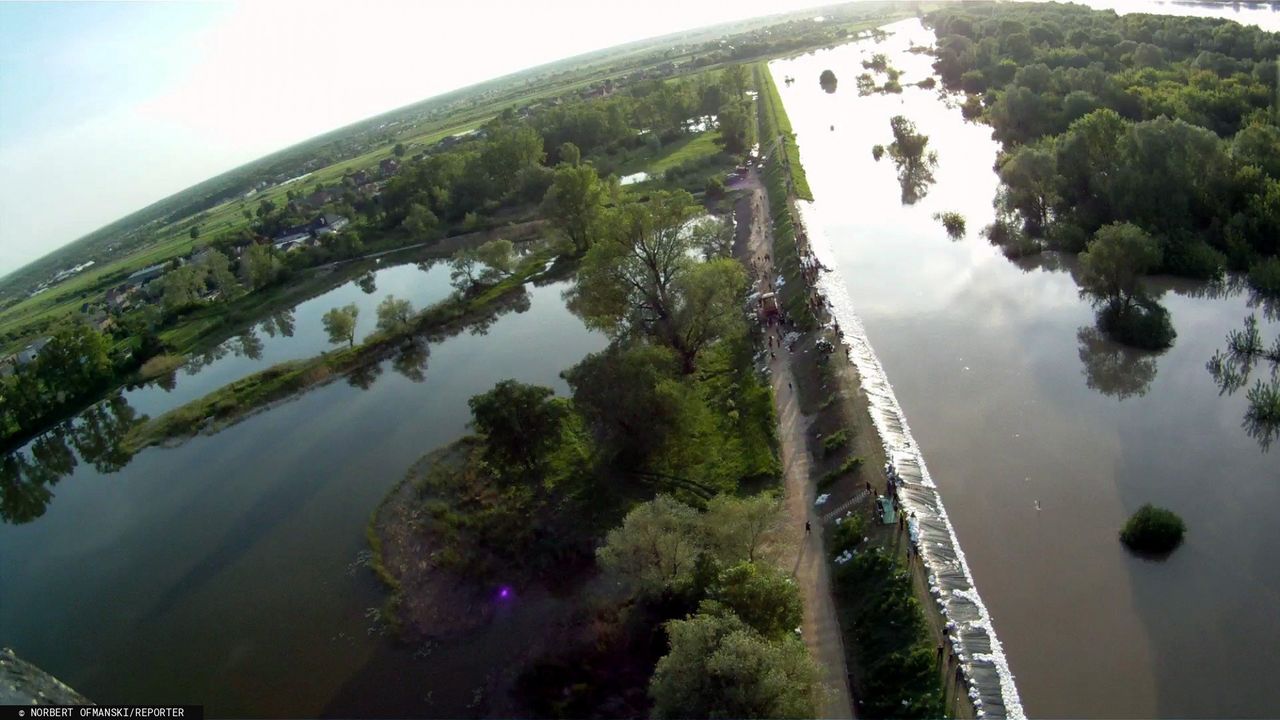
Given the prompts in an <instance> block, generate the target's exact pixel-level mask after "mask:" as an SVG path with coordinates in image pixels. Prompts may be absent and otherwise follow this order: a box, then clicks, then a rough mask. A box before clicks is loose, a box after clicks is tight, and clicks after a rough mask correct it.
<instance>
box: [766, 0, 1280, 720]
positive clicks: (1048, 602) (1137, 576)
mask: <svg viewBox="0 0 1280 720" xmlns="http://www.w3.org/2000/svg"><path fill="white" fill-rule="evenodd" d="M1124 4H1125V6H1126V9H1127V10H1129V11H1139V10H1141V9H1142V8H1144V7H1146V8H1147V9H1148V11H1151V12H1159V11H1160V9H1161V8H1164V7H1165V5H1163V4H1158V3H1149V4H1146V5H1145V6H1144V4H1142V3H1124ZM1195 7H1196V8H1197V9H1202V8H1201V6H1195ZM1220 10H1221V14H1222V15H1224V16H1227V17H1232V16H1234V13H1235V12H1236V11H1235V10H1233V9H1232V8H1231V7H1224V8H1220ZM1259 12H1260V13H1262V15H1260V16H1258V18H1259V19H1260V20H1261V22H1262V23H1263V24H1264V27H1265V23H1266V22H1268V21H1272V20H1275V19H1276V14H1274V13H1267V11H1265V10H1262V11H1259ZM887 29H888V30H891V31H893V32H894V33H895V34H894V35H893V36H891V37H890V38H889V39H887V40H885V41H884V42H882V43H879V44H877V43H875V42H874V41H872V40H864V41H861V42H857V43H852V44H849V45H845V46H841V47H838V48H834V49H830V50H824V51H818V52H815V53H809V54H806V55H803V56H800V57H797V58H793V59H788V60H782V61H775V62H773V63H771V69H772V72H773V75H774V77H775V79H776V80H778V81H779V83H778V85H779V89H780V91H781V94H782V98H783V102H784V104H785V106H786V108H787V111H788V113H789V115H790V119H791V122H792V125H793V128H794V130H795V132H796V134H797V143H798V145H799V148H800V156H801V160H802V161H803V163H804V166H805V168H806V171H807V173H808V178H809V182H810V185H811V187H812V189H813V193H814V196H815V202H814V203H813V204H812V205H811V206H809V207H807V208H805V211H804V212H805V216H806V218H807V221H808V225H809V230H810V233H811V235H814V236H815V241H814V244H815V248H816V249H817V250H818V252H819V255H820V257H821V258H822V259H823V260H824V262H825V263H826V264H827V265H828V266H831V267H832V268H833V270H834V271H835V272H834V273H833V274H832V275H831V276H829V277H835V278H840V279H842V282H841V289H842V290H844V291H845V292H846V293H847V295H848V299H849V301H850V303H851V305H852V308H853V310H854V311H856V313H857V315H858V317H859V318H860V320H861V323H862V325H863V326H864V327H865V331H866V335H867V337H868V338H869V340H870V343H871V344H872V345H873V346H874V348H875V353H876V355H878V358H879V361H880V364H881V365H882V366H883V368H884V370H885V372H886V374H887V378H888V380H889V381H890V382H891V383H892V385H893V388H894V389H895V390H896V395H897V399H898V402H899V403H900V404H901V406H902V408H903V410H904V411H905V415H906V417H907V418H909V420H910V422H911V432H912V433H913V434H914V438H915V441H916V443H918V446H919V448H920V450H921V451H922V454H923V456H924V457H925V458H926V459H927V461H928V464H929V466H930V469H931V471H932V476H933V480H934V482H935V483H936V484H937V486H938V488H939V491H940V494H941V496H942V497H943V498H944V500H945V503H946V506H947V510H948V513H949V515H950V520H951V523H952V524H953V525H954V528H955V532H956V534H957V535H958V538H959V541H960V543H961V545H962V546H963V548H964V552H965V554H966V555H967V558H968V564H969V567H970V568H971V569H972V572H973V575H974V577H975V579H976V584H977V587H978V589H979V590H980V591H981V593H982V597H983V599H984V600H985V603H986V606H987V607H988V608H989V609H990V612H991V615H992V616H993V618H994V626H995V630H996V632H997V634H998V636H999V638H1000V640H1001V641H1002V643H1003V646H1004V650H1005V653H1006V654H1007V656H1008V659H1009V662H1010V664H1011V666H1012V671H1013V673H1014V675H1015V676H1016V678H1017V686H1018V690H1019V692H1020V694H1021V697H1022V701H1023V704H1024V706H1025V709H1026V711H1027V713H1028V715H1030V716H1033V717H1038V716H1049V717H1063V716H1087V717H1139V716H1183V717H1186V716H1216V717H1224V716H1236V717H1243V716H1273V715H1274V714H1275V711H1276V709H1277V708H1280V685H1278V684H1276V683H1275V682H1274V678H1273V676H1274V673H1275V671H1276V669H1277V666H1276V661H1275V655H1274V649H1275V648H1276V647H1280V614H1277V612H1276V608H1277V607H1280V563H1278V562H1276V560H1275V558H1276V557H1277V556H1280V524H1277V523H1276V522H1274V515H1275V513H1276V512H1277V511H1278V510H1280V469H1278V468H1280V462H1277V459H1276V453H1277V449H1275V448H1273V449H1272V450H1271V451H1270V453H1269V454H1268V453H1267V452H1266V451H1264V449H1263V448H1262V447H1261V446H1260V444H1259V442H1257V441H1256V440H1255V439H1254V438H1253V437H1251V436H1250V435H1249V434H1248V433H1247V432H1246V431H1245V429H1243V428H1242V418H1243V415H1244V412H1245V409H1246V403H1245V400H1244V398H1243V393H1242V392H1240V393H1236V394H1234V395H1220V394H1219V389H1218V387H1217V386H1216V385H1215V383H1214V381H1213V379H1212V378H1211V377H1210V375H1209V373H1208V372H1207V371H1206V369H1205V363H1206V361H1207V360H1208V359H1209V358H1210V357H1211V356H1212V355H1213V353H1214V351H1215V350H1216V349H1217V348H1220V347H1223V346H1224V336H1225V335H1226V333H1227V332H1228V331H1229V330H1231V329H1235V328H1238V327H1240V325H1241V320H1242V318H1244V317H1245V316H1246V315H1249V314H1251V313H1257V314H1258V315H1259V319H1260V321H1261V327H1262V331H1263V335H1264V337H1265V338H1267V340H1268V342H1270V341H1271V339H1272V338H1274V337H1275V336H1276V335H1278V334H1280V322H1277V321H1276V320H1275V318H1274V316H1272V318H1271V319H1267V318H1266V317H1263V313H1261V312H1259V311H1258V310H1256V309H1255V308H1253V307H1251V303H1250V299H1249V297H1248V296H1247V295H1246V294H1245V293H1242V292H1240V291H1238V290H1237V291H1235V292H1231V291H1227V292H1220V293H1213V292H1209V291H1208V290H1207V289H1206V288H1205V286H1203V285H1199V284H1195V283H1187V282H1180V281H1174V280H1168V279H1156V280H1154V281H1153V283H1152V288H1153V289H1154V290H1155V291H1157V292H1159V293H1161V294H1162V302H1163V303H1164V304H1165V306H1166V307H1167V308H1168V309H1169V311H1170V313H1171V314H1172V319H1173V323H1174V326H1175V328H1176V329H1177V332H1178V338H1177V342H1176V344H1175V345H1174V347H1173V348H1172V349H1170V350H1169V351H1167V352H1165V353H1163V354H1159V355H1152V354H1140V353H1130V352H1127V351H1124V350H1122V349H1120V348H1117V347H1115V346H1114V345H1111V344H1110V343H1107V342H1106V341H1103V340H1100V339H1098V338H1097V337H1095V336H1094V335H1092V334H1091V330H1090V329H1091V327H1092V325H1093V313H1092V309H1091V307H1090V306H1089V304H1088V303H1087V302H1086V301H1084V300H1082V299H1081V298H1080V297H1079V292H1078V286H1077V285H1076V284H1075V282H1074V281H1073V279H1072V275H1071V273H1070V270H1071V266H1072V262H1073V259H1072V258H1063V257H1059V256H1055V255H1052V254H1049V255H1046V256H1043V257H1040V258H1034V259H1029V260H1024V261H1019V262H1011V261H1009V260H1006V259H1005V258H1004V256H1003V255H1001V254H1000V252H999V251H998V250H997V249H996V248H994V247H992V246H990V245H989V244H988V243H987V242H986V240H985V239H984V238H982V237H981V236H980V235H979V232H978V231H979V230H980V228H982V227H983V226H984V225H986V224H987V223H988V222H990V221H991V219H992V217H993V210H992V199H993V197H994V195H995V192H996V189H997V185H998V182H997V178H996V176H995V173H994V172H993V171H992V169H991V168H992V165H993V163H994V160H995V156H996V151H997V149H998V145H997V143H995V142H994V141H993V140H992V139H991V137H990V128H988V127H986V126H983V125H978V124H972V123H966V122H965V121H964V120H963V118H962V117H961V114H960V110H959V109H958V107H956V106H955V105H949V104H948V103H946V102H944V101H943V100H942V99H941V97H940V95H939V93H938V92H937V91H936V90H923V89H919V88H914V87H908V88H906V90H905V92H904V93H902V94H901V95H870V96H866V97H859V95H858V92H857V89H856V87H855V86H854V79H855V78H856V77H857V76H858V75H859V74H861V73H862V72H865V71H864V70H863V68H862V66H861V64H860V63H861V61H862V60H863V59H869V58H870V55H871V54H872V53H885V54H887V55H888V56H889V60H890V64H891V65H892V66H894V67H897V68H899V69H900V70H902V71H904V76H903V80H902V84H903V85H904V86H906V85H907V83H909V82H915V81H917V80H920V79H923V78H924V77H927V76H929V75H931V74H932V70H931V68H930V64H931V62H932V58H931V57H929V56H928V55H916V54H910V53H907V52H906V49H907V48H908V47H909V46H910V45H911V43H912V41H914V42H915V44H920V45H931V44H932V41H933V37H932V33H931V32H928V31H926V30H924V29H923V28H922V27H921V25H920V24H919V22H918V21H917V20H908V21H903V22H901V23H896V24H894V25H892V26H888V27H887ZM825 69H831V70H833V71H834V72H835V74H836V76H837V78H838V79H839V81H840V84H839V89H838V90H837V91H836V92H835V93H833V94H829V93H827V92H824V91H823V89H822V88H821V87H820V86H819V83H818V76H819V74H820V73H821V72H822V71H823V70H825ZM784 76H791V77H794V78H796V82H795V83H794V84H793V85H790V86H786V85H784V84H783V83H782V82H781V80H782V78H783V77H784ZM881 80H883V76H882V77H881ZM897 114H903V115H906V116H907V117H908V118H909V119H911V120H912V121H914V122H915V123H916V124H917V125H918V127H919V128H920V130H921V132H923V133H925V134H927V135H928V136H929V138H930V140H929V147H930V148H931V149H935V150H936V151H937V153H938V157H939V165H938V167H937V169H936V171H935V176H936V182H935V183H934V184H933V185H931V186H930V187H929V188H928V189H927V194H926V195H925V196H924V197H923V198H922V199H921V200H919V201H918V202H916V203H915V204H914V205H903V204H902V200H901V195H902V192H901V189H900V187H899V185H898V182H897V177H896V172H895V168H894V166H893V164H892V162H890V160H889V159H888V158H887V157H886V158H885V159H884V160H882V161H881V162H879V163H877V162H876V161H875V160H874V159H873V158H872V153H871V148H872V146H873V145H875V144H877V143H880V144H884V145H886V146H887V145H888V144H889V143H890V142H891V141H892V134H891V132H890V128H889V118H890V117H892V116H893V115H897ZM833 126H834V127H833ZM942 211H957V212H960V213H962V214H963V215H964V216H965V217H966V218H967V224H968V235H967V237H966V238H965V239H963V240H960V241H952V240H950V239H949V238H948V237H947V234H946V232H945V231H944V229H943V227H942V225H941V223H940V222H938V221H937V220H935V219H934V218H933V215H934V213H937V212H942ZM1255 372H1256V371H1255ZM1147 502H1151V503H1154V504H1157V505H1162V506H1165V507H1169V508H1171V509H1173V510H1175V511H1176V512H1178V513H1179V514H1181V515H1182V516H1183V517H1184V518H1185V519H1186V520H1187V523H1188V525H1189V531H1188V536H1187V540H1186V542H1185V544H1184V546H1183V547H1181V548H1180V549H1179V550H1177V551H1176V552H1175V553H1174V554H1173V555H1172V556H1171V557H1170V558H1169V559H1167V560H1166V561H1163V562H1154V561H1148V560H1143V559H1139V558H1137V557H1134V556H1132V555H1130V554H1129V553H1127V552H1126V551H1125V550H1124V549H1123V547H1122V546H1121V544H1120V543H1119V542H1118V539H1117V532H1118V530H1119V528H1120V526H1121V524H1123V522H1124V520H1125V518H1126V517H1127V516H1128V515H1129V514H1130V513H1132V512H1133V511H1134V510H1136V509H1137V508H1138V507H1139V506H1140V505H1142V504H1143V503H1147Z"/></svg>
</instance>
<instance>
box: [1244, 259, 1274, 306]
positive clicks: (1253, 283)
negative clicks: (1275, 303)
mask: <svg viewBox="0 0 1280 720" xmlns="http://www.w3.org/2000/svg"><path fill="white" fill-rule="evenodd" d="M1249 286H1250V287H1252V288H1253V289H1254V290H1256V291H1258V293H1259V294H1262V295H1266V296H1267V297H1273V298H1280V258H1274V257H1273V258H1268V259H1266V260H1263V261H1261V262H1257V263H1254V265H1253V267H1251V268H1249Z"/></svg>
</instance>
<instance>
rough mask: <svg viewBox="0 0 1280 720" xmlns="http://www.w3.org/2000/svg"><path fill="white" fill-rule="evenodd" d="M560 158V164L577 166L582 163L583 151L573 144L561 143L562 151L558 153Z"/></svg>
mask: <svg viewBox="0 0 1280 720" xmlns="http://www.w3.org/2000/svg"><path fill="white" fill-rule="evenodd" d="M556 154H557V155H559V156H560V162H562V163H565V164H566V165H572V166H575V167H576V166H577V165H579V164H580V163H581V162H582V151H581V150H579V149H578V146H577V145H574V144H573V143H571V142H563V143H560V149H559V150H558V151H557V152H556Z"/></svg>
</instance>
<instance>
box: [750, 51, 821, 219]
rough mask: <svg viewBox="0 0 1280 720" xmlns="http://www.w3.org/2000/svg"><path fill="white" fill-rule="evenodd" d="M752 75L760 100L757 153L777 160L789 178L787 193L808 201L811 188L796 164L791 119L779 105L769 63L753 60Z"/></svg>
mask: <svg viewBox="0 0 1280 720" xmlns="http://www.w3.org/2000/svg"><path fill="white" fill-rule="evenodd" d="M755 76H756V92H757V93H759V101H760V149H761V152H762V153H764V154H766V155H769V156H770V161H773V160H775V159H777V160H779V163H778V164H779V165H780V166H781V167H782V169H783V170H784V171H785V175H786V177H788V178H789V179H790V181H791V185H790V187H789V188H788V189H789V190H791V191H793V192H791V193H790V194H793V195H795V196H796V197H798V198H800V199H801V200H812V199H813V191H812V190H810V189H809V179H808V178H807V177H805V174H804V166H803V165H801V164H800V149H799V148H798V147H797V146H796V134H795V133H794V132H792V130H791V120H789V119H788V118H787V109H786V108H785V107H783V105H782V97H781V96H779V95H778V86H777V85H776V84H775V83H774V82H773V74H772V73H771V72H769V63H767V62H760V63H756V66H755Z"/></svg>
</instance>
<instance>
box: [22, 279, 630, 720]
mask: <svg viewBox="0 0 1280 720" xmlns="http://www.w3.org/2000/svg"><path fill="white" fill-rule="evenodd" d="M436 272H438V271H436V270H433V271H432V273H436ZM405 273H407V274H406V275H404V277H403V278H402V279H403V281H404V285H403V286H401V285H399V284H397V283H398V282H399V281H398V280H396V278H399V277H400V276H401V275H400V274H405ZM432 277H433V275H432V274H431V273H429V274H428V275H427V276H426V277H425V279H424V278H423V276H422V273H421V272H420V271H419V270H417V269H416V268H413V266H408V269H401V270H391V271H384V272H383V273H380V274H379V276H378V286H379V289H378V292H377V293H374V294H373V295H371V296H369V297H370V298H371V300H370V301H367V302H372V301H373V300H376V299H381V297H383V296H384V295H385V293H386V292H396V293H397V294H398V295H400V296H401V297H406V296H410V297H414V298H416V299H419V300H422V301H423V302H424V303H425V301H426V298H428V297H429V296H430V294H431V292H432V290H430V287H434V286H432V285H431V282H432ZM416 283H422V285H423V286H422V287H420V288H417V289H414V288H412V287H410V286H412V285H414V284H416ZM563 289H564V283H556V284H552V285H548V286H544V287H533V286H529V288H528V295H527V297H526V298H525V300H526V301H527V302H525V303H518V304H516V305H514V306H513V307H512V308H510V309H509V311H507V312H506V313H505V314H503V315H501V316H500V317H498V318H497V319H496V320H494V321H493V322H492V323H491V324H490V325H489V326H488V327H487V329H486V330H485V332H484V334H469V333H463V334H459V335H456V336H453V337H450V338H447V339H444V340H442V341H439V342H433V343H431V344H430V345H429V354H427V355H426V356H418V357H416V358H408V359H405V358H393V359H389V360H386V361H384V362H382V363H381V364H380V365H378V366H377V370H376V372H374V373H367V374H365V375H364V376H363V377H361V378H360V380H359V383H358V385H361V386H364V389H362V387H360V386H357V383H349V382H343V381H341V380H340V381H337V382H334V383H331V384H328V385H325V386H323V387H320V388H317V389H315V390H313V391H311V392H309V393H307V394H305V395H303V396H301V397H299V398H297V399H295V400H293V401H291V402H287V403H284V404H282V405H280V406H277V407H275V408H273V409H271V410H269V411H267V412H264V413H261V414H258V415H255V416H253V417H250V418H249V419H247V420H245V421H244V422H242V423H240V424H238V425H234V426H232V427H230V428H228V429H226V430H224V431H222V432H220V433H218V434H216V435H212V436H201V437H197V438H194V439H192V440H190V441H188V442H186V443H184V444H182V445H180V446H178V447H175V448H170V449H161V448H151V449H148V450H145V451H143V452H141V453H140V454H138V455H137V456H135V457H134V458H133V459H132V461H131V462H128V464H127V465H125V466H124V467H123V468H121V469H120V470H119V471H118V472H114V473H110V474H106V473H103V472H99V471H98V470H96V469H95V468H94V467H93V466H92V465H91V463H90V462H88V461H87V460H83V461H81V462H80V463H79V465H78V467H76V468H75V469H74V470H72V471H70V472H69V473H68V474H67V475H66V476H65V477H63V478H62V479H61V480H60V481H57V480H55V482H56V484H50V485H48V488H49V489H50V490H51V491H52V497H50V498H48V502H47V507H45V508H44V511H43V515H40V516H39V517H36V518H35V519H32V520H30V521H29V522H26V523H23V524H9V523H5V524H0V642H2V643H3V644H5V645H8V646H12V647H13V648H15V649H16V650H17V652H18V653H19V654H20V655H22V656H23V657H25V658H26V659H28V660H30V661H32V662H34V663H36V664H37V665H39V666H41V667H42V668H44V669H45V670H47V671H49V672H51V673H53V674H55V675H57V676H58V677H59V678H61V679H63V680H64V681H66V682H67V683H68V684H70V685H71V686H72V687H75V688H76V689H77V690H79V691H80V692H82V693H83V694H85V695H86V696H87V697H89V698H91V699H93V700H94V701H96V702H98V703H116V702H148V703H202V704H204V705H205V708H206V712H208V713H209V714H210V715H212V716H258V717H273V716H302V717H306V716H317V715H320V714H335V715H339V716H353V715H382V716H437V717H458V716H469V715H473V714H475V713H480V712H484V711H485V708H486V707H490V706H491V705H490V703H491V702H493V700H492V699H491V698H487V697H486V696H485V688H486V686H487V685H488V684H489V682H490V681H491V680H492V679H493V678H492V673H493V672H494V671H495V668H501V667H502V665H503V664H502V663H501V662H495V661H496V660H498V659H500V658H502V657H504V656H509V655H511V654H513V653H516V652H519V651H521V650H522V649H523V648H525V647H526V646H527V642H528V640H529V638H530V636H532V635H537V634H539V633H540V632H542V628H543V627H544V624H545V623H546V622H547V618H549V617H553V616H554V613H555V612H556V611H557V610H558V609H560V608H559V605H557V603H558V601H556V600H555V599H553V598H547V597H541V596H532V597H523V596H521V594H520V593H519V592H517V600H516V602H514V603H511V604H510V607H508V608H504V609H503V610H502V611H501V612H499V614H498V617H497V619H496V620H495V622H494V623H493V624H492V625H491V626H490V627H488V628H486V629H484V630H482V631H479V632H477V633H474V634H471V635H469V636H467V637H466V638H465V639H464V640H460V641H457V642H454V643H452V644H443V645H438V646H425V647H417V648H401V647H398V646H397V645H396V644H395V643H393V642H392V641H391V639H390V638H389V637H387V631H386V628H385V627H384V624H383V623H382V622H381V620H380V618H379V615H378V613H379V609H380V608H381V607H382V606H383V604H384V603H385V601H386V592H385V591H384V590H383V588H382V587H381V586H380V585H379V584H378V582H377V581H376V580H375V579H374V577H373V574H372V573H371V572H370V571H369V570H368V569H367V568H366V567H365V566H364V564H363V560H364V559H365V557H366V550H367V544H366V540H365V533H364V531H365V527H366V524H367V522H368V520H369V517H370V514H371V513H372V512H373V510H374V508H375V507H376V506H377V504H378V503H379V502H380V501H381V499H382V498H383V496H384V495H385V494H386V492H387V490H388V489H389V488H390V487H392V486H393V485H394V484H395V483H396V482H397V481H399V480H400V478H401V477H403V474H404V472H405V471H406V469H407V468H408V467H409V465H410V464H411V463H412V462H413V461H414V460H415V459H416V458H417V457H419V456H420V455H422V454H423V453H425V452H427V451H429V450H431V449H434V448H436V447H439V446H441V445H442V444H445V443H447V442H449V441H452V440H453V439H455V438H457V437H459V436H460V435H462V434H463V433H464V432H465V431H466V430H465V424H466V422H467V419H468V417H469V412H468V409H467V405H466V402H467V399H468V398H470V397H471V396H472V395H475V394H477V393H480V392H484V391H486V390H488V389H489V388H491V387H492V386H493V384H494V383H496V382H498V381H500V380H503V379H506V378H515V379H518V380H520V381H523V382H530V383H540V384H544V385H549V386H552V387H554V388H555V389H556V390H557V392H558V393H560V394H565V393H566V392H567V386H566V385H565V384H564V382H563V381H562V380H561V379H560V378H559V373H560V371H562V370H564V369H565V368H567V367H569V366H571V365H573V364H574V363H576V362H577V361H578V360H579V359H581V358H582V357H583V356H584V355H585V354H587V353H589V352H593V351H596V350H599V349H601V348H603V347H604V345H605V344H606V340H605V338H604V337H603V336H601V335H599V334H596V333H592V332H589V331H588V330H586V329H585V328H584V327H583V325H582V323H581V322H580V321H579V320H578V319H577V318H576V317H574V316H573V315H571V314H570V313H569V312H568V311H567V310H566V309H565V307H564V303H563V301H562V299H561V292H562V290H563ZM361 292H362V291H360V290H358V289H357V290H354V291H353V290H351V289H350V288H349V287H348V288H340V289H338V290H335V291H333V293H331V294H330V295H327V296H325V297H322V298H318V299H316V300H313V301H311V302H310V303H309V304H304V306H300V307H299V308H297V309H296V310H295V313H294V317H295V318H296V320H297V322H296V326H295V328H294V335H293V337H292V338H291V339H290V342H292V343H300V344H301V345H299V347H306V348H312V349H314V348H315V347H320V346H323V345H324V344H325V342H326V338H325V336H324V333H323V330H322V329H321V328H320V324H319V320H318V315H317V316H316V317H312V316H313V315H316V313H317V312H322V311H323V309H327V308H328V307H331V306H333V305H338V304H344V303H346V302H351V301H356V302H359V301H361V297H360V295H361ZM415 304H416V305H417V304H418V303H415ZM306 305H311V306H314V307H315V309H314V311H313V310H312V309H308V308H307V307H306ZM304 318H306V319H305V321H304ZM372 318H373V314H372V309H371V308H366V307H363V306H362V309H361V315H360V319H361V323H362V330H363V329H367V327H368V325H366V324H365V323H370V322H371V321H372ZM281 352H284V351H283V350H282V351H281ZM264 356H265V351H264ZM264 362H265V360H264ZM208 371H209V370H208V369H206V370H204V371H203V372H208ZM199 377H200V376H199V374H197V375H196V376H195V377H194V378H189V379H188V380H198V379H199ZM99 444H100V443H98V444H95V443H85V446H86V447H90V448H92V447H97V445H99ZM76 447H77V449H79V448H80V444H77V445H76ZM56 456H57V453H52V454H50V453H46V455H45V457H46V458H48V457H55V458H56ZM82 457H84V455H82ZM67 469H68V470H69V468H67ZM517 590H518V589H517ZM562 604H563V603H561V605H562Z"/></svg>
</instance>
